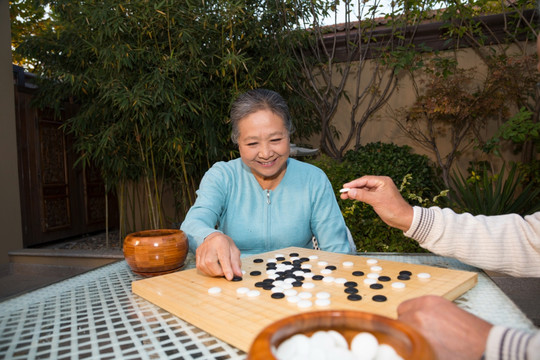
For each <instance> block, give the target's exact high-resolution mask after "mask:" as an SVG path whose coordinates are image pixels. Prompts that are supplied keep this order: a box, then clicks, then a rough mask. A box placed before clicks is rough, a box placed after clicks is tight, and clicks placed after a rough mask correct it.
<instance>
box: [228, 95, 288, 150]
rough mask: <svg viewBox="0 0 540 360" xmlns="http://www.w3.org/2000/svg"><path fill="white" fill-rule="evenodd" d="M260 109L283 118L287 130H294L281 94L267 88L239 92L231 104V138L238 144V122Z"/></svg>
mask: <svg viewBox="0 0 540 360" xmlns="http://www.w3.org/2000/svg"><path fill="white" fill-rule="evenodd" d="M260 110H270V111H271V112H273V113H274V114H276V115H278V116H279V117H280V118H281V119H283V125H285V128H286V129H287V131H288V132H289V136H290V135H291V134H292V133H293V132H294V125H293V123H292V121H291V115H290V113H289V107H288V106H287V103H286V102H285V100H284V99H283V97H282V96H281V95H279V94H278V93H277V92H275V91H272V90H268V89H254V90H249V91H246V92H245V93H243V94H240V95H239V96H238V97H237V98H236V100H235V101H234V102H233V104H232V106H231V127H232V132H231V140H232V142H233V143H235V144H238V136H240V134H239V131H238V123H239V122H240V120H242V119H243V118H245V117H246V116H248V115H251V114H253V113H255V112H257V111H260Z"/></svg>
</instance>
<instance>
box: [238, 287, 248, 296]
mask: <svg viewBox="0 0 540 360" xmlns="http://www.w3.org/2000/svg"><path fill="white" fill-rule="evenodd" d="M248 291H249V288H247V287H239V288H238V289H236V293H237V294H240V295H244V294H246V293H247V292H248Z"/></svg>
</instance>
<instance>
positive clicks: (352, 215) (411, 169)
mask: <svg viewBox="0 0 540 360" xmlns="http://www.w3.org/2000/svg"><path fill="white" fill-rule="evenodd" d="M311 162H312V163H313V164H314V165H316V166H318V167H320V168H321V169H323V170H324V171H325V172H326V174H327V175H328V178H329V179H330V182H331V183H332V186H333V188H334V191H335V193H336V194H339V189H341V188H342V186H343V184H344V183H346V182H349V181H351V180H354V179H356V178H358V177H361V176H363V175H384V176H389V177H390V178H392V180H393V181H394V183H395V184H396V186H398V188H400V191H401V194H402V195H403V197H404V198H405V199H406V200H407V201H408V202H409V203H410V204H412V205H422V206H433V205H436V204H437V203H438V195H440V190H441V188H440V186H441V185H440V183H439V180H438V177H437V175H436V172H435V168H434V166H433V164H432V163H431V162H430V161H429V159H428V158H427V157H426V156H423V155H418V154H414V153H412V149H411V148H410V147H408V146H398V145H395V144H385V143H381V142H377V143H370V144H367V145H365V146H360V147H359V148H358V150H354V151H353V150H351V151H348V152H347V153H346V154H345V157H344V158H343V161H342V162H337V161H335V160H333V159H330V158H328V157H322V158H321V159H320V160H314V161H311ZM336 196H337V199H338V203H339V205H340V208H341V209H342V213H343V217H344V218H345V222H346V224H347V226H348V227H349V230H351V233H352V235H353V238H354V239H355V241H356V245H357V248H358V251H385V252H421V251H423V250H422V249H421V248H420V247H419V246H418V244H417V243H416V241H414V240H411V239H409V238H406V237H405V236H404V235H403V232H402V231H401V230H397V229H394V228H391V227H389V226H388V225H386V224H385V223H384V222H383V221H382V220H381V219H380V218H379V216H378V215H377V214H376V213H375V211H373V208H372V207H371V206H370V205H367V204H365V203H361V202H357V201H351V200H342V199H340V198H339V195H336Z"/></svg>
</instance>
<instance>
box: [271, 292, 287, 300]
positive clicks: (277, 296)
mask: <svg viewBox="0 0 540 360" xmlns="http://www.w3.org/2000/svg"><path fill="white" fill-rule="evenodd" d="M270 296H272V299H283V298H284V297H285V294H284V293H280V292H275V293H272V295H270Z"/></svg>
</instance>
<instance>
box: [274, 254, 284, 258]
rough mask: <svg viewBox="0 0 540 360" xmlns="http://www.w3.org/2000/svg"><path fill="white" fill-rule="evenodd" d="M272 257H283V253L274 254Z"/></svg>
mask: <svg viewBox="0 0 540 360" xmlns="http://www.w3.org/2000/svg"><path fill="white" fill-rule="evenodd" d="M274 257H275V258H279V257H285V255H283V254H274Z"/></svg>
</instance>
